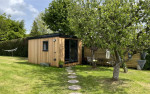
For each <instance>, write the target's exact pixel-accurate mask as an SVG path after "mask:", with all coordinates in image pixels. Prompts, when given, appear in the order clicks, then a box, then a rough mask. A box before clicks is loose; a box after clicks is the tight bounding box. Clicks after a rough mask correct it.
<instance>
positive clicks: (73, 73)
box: [68, 72, 76, 75]
mask: <svg viewBox="0 0 150 94" xmlns="http://www.w3.org/2000/svg"><path fill="white" fill-rule="evenodd" d="M68 74H71V75H76V73H75V72H68Z"/></svg>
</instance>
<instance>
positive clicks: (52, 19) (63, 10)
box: [43, 0, 74, 34]
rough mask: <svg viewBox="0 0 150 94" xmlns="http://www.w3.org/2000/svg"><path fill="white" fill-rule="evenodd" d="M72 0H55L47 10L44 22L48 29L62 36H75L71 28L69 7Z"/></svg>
mask: <svg viewBox="0 0 150 94" xmlns="http://www.w3.org/2000/svg"><path fill="white" fill-rule="evenodd" d="M70 4H71V0H54V1H52V3H50V4H49V7H48V8H46V9H45V14H44V17H43V20H44V21H45V23H46V24H47V25H48V27H49V28H50V29H51V30H52V31H54V32H59V33H62V34H74V32H72V30H71V29H70V26H69V21H68V19H67V17H68V9H67V8H68V7H69V5H70Z"/></svg>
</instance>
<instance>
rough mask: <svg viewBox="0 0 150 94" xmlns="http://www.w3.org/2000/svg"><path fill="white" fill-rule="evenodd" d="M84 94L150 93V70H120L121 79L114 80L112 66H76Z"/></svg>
mask: <svg viewBox="0 0 150 94" xmlns="http://www.w3.org/2000/svg"><path fill="white" fill-rule="evenodd" d="M74 69H75V70H76V72H77V75H78V79H79V80H80V83H79V85H81V87H82V90H81V91H80V92H82V93H83V94H149V92H150V71H139V70H134V69H129V72H128V73H123V70H122V69H121V70H120V80H119V81H112V80H111V78H112V74H113V68H112V67H109V68H108V67H98V68H97V69H94V70H93V69H91V67H90V66H86V65H84V66H75V68H74Z"/></svg>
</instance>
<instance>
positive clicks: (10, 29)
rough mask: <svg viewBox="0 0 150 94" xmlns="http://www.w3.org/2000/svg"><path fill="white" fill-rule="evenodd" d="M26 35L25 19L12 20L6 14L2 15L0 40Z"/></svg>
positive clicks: (0, 16)
mask: <svg viewBox="0 0 150 94" xmlns="http://www.w3.org/2000/svg"><path fill="white" fill-rule="evenodd" d="M23 37H25V29H24V21H23V20H22V21H15V20H11V19H10V16H6V14H3V15H0V41H5V40H12V39H18V38H23Z"/></svg>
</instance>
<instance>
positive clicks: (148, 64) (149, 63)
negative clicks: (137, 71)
mask: <svg viewBox="0 0 150 94" xmlns="http://www.w3.org/2000/svg"><path fill="white" fill-rule="evenodd" d="M144 69H145V70H150V49H149V50H148V55H147V56H146V63H145V66H144Z"/></svg>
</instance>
